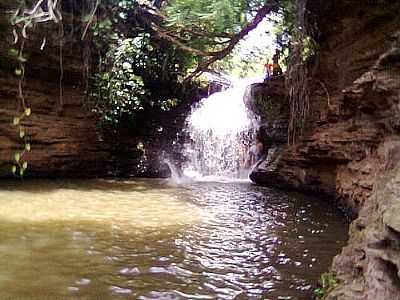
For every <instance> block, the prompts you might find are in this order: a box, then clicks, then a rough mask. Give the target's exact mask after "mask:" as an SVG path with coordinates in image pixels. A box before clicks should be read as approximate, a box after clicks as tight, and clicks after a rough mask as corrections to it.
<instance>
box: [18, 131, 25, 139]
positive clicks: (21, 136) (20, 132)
mask: <svg viewBox="0 0 400 300" xmlns="http://www.w3.org/2000/svg"><path fill="white" fill-rule="evenodd" d="M24 136H25V131H24V130H23V129H21V130H20V131H19V137H20V138H21V139H22V138H23V137H24Z"/></svg>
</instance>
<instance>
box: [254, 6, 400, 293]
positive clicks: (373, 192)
mask: <svg viewBox="0 0 400 300" xmlns="http://www.w3.org/2000/svg"><path fill="white" fill-rule="evenodd" d="M307 8H308V10H309V12H310V13H311V14H312V15H313V17H314V21H315V22H316V24H318V28H319V31H320V32H319V43H320V46H321V47H320V52H319V56H318V59H317V61H318V64H316V65H315V66H314V70H313V73H312V74H313V76H312V78H310V79H309V81H310V86H311V92H312V93H311V95H310V117H309V120H308V128H309V129H310V130H309V132H308V133H307V134H306V135H305V136H304V137H303V139H302V140H301V141H299V143H297V144H296V145H294V146H290V147H287V148H286V149H285V150H284V151H283V154H282V155H280V156H279V157H278V161H275V162H274V163H273V164H272V165H271V166H273V168H268V167H265V168H264V170H263V172H258V173H257V174H256V175H257V176H253V177H252V179H253V180H254V181H256V182H258V183H261V184H266V185H272V186H278V187H282V188H294V189H298V190H302V191H307V192H318V193H320V194H321V193H324V194H328V195H330V196H331V197H332V198H335V199H336V201H337V203H338V205H339V206H341V207H342V208H344V209H345V210H347V212H348V213H349V215H350V216H351V217H353V218H355V221H354V222H353V224H352V226H351V230H350V240H349V244H348V246H346V247H345V248H344V249H343V251H342V253H341V254H340V255H338V256H337V257H336V258H335V261H334V264H333V267H332V271H333V273H334V274H336V276H337V278H338V280H339V286H338V287H337V288H336V289H335V290H334V291H333V292H332V293H331V294H330V295H329V296H328V299H330V300H333V299H338V300H361V299H363V300H365V299H371V300H372V299H374V300H376V299H382V300H383V299H385V300H386V299H394V300H397V299H400V231H399V229H400V228H399V227H400V212H399V207H400V206H399V201H400V200H399V199H400V177H399V176H400V165H399V162H400V130H399V120H400V77H399V74H400V36H399V33H398V32H397V31H399V29H400V17H399V15H398V14H397V13H395V11H397V12H398V11H400V2H398V1H385V0H382V1H367V2H361V1H345V0H340V1H308V4H307Z"/></svg>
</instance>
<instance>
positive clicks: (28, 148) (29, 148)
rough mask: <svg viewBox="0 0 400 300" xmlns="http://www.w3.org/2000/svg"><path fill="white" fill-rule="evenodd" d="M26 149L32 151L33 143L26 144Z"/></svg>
mask: <svg viewBox="0 0 400 300" xmlns="http://www.w3.org/2000/svg"><path fill="white" fill-rule="evenodd" d="M25 150H26V151H28V152H29V151H31V144H25Z"/></svg>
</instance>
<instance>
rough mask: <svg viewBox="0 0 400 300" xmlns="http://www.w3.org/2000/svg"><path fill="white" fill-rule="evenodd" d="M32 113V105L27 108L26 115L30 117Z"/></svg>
mask: <svg viewBox="0 0 400 300" xmlns="http://www.w3.org/2000/svg"><path fill="white" fill-rule="evenodd" d="M31 113H32V110H31V108H30V107H27V108H25V115H26V116H27V117H29V116H30V115H31Z"/></svg>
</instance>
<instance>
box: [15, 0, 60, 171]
mask: <svg viewBox="0 0 400 300" xmlns="http://www.w3.org/2000/svg"><path fill="white" fill-rule="evenodd" d="M60 7H61V4H60V2H59V1H58V0H47V1H46V2H45V1H44V0H38V1H36V2H35V4H34V5H33V6H32V8H31V9H29V8H27V5H26V3H25V1H23V2H22V3H21V5H20V6H19V7H18V8H17V9H16V11H15V13H14V15H13V16H12V18H11V25H12V26H13V28H12V29H13V30H12V32H13V36H14V41H13V44H14V46H15V47H16V48H17V49H18V50H17V49H15V48H13V49H11V51H10V52H11V54H12V55H14V56H15V57H16V59H17V61H18V66H17V68H16V69H15V75H16V76H18V100H19V102H18V106H17V110H18V112H19V115H18V116H15V117H14V119H13V126H16V127H17V130H18V136H19V138H20V139H21V140H22V145H23V149H22V150H18V151H17V152H16V153H14V163H13V165H12V168H11V170H12V172H13V174H15V175H16V176H20V177H22V176H24V173H25V171H26V169H27V168H28V162H27V161H26V160H25V159H24V155H25V154H26V153H27V152H30V151H31V144H30V137H29V135H27V133H26V131H25V128H24V126H23V124H22V121H23V120H24V119H26V118H28V117H29V116H30V115H31V113H32V109H31V108H30V107H29V105H28V103H27V101H26V99H25V95H24V84H25V65H26V62H27V59H26V57H24V48H25V44H26V42H27V40H28V38H29V31H30V30H31V29H33V28H34V27H35V26H36V25H37V24H40V23H46V22H54V23H57V24H60V35H61V34H62V35H63V26H62V15H61V8H60ZM62 35H61V36H62ZM45 45H46V37H44V38H43V41H42V44H41V46H40V50H43V49H44V47H45ZM60 69H61V74H60V104H61V105H62V94H63V93H62V77H63V74H62V72H63V71H62V39H61V41H60Z"/></svg>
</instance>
